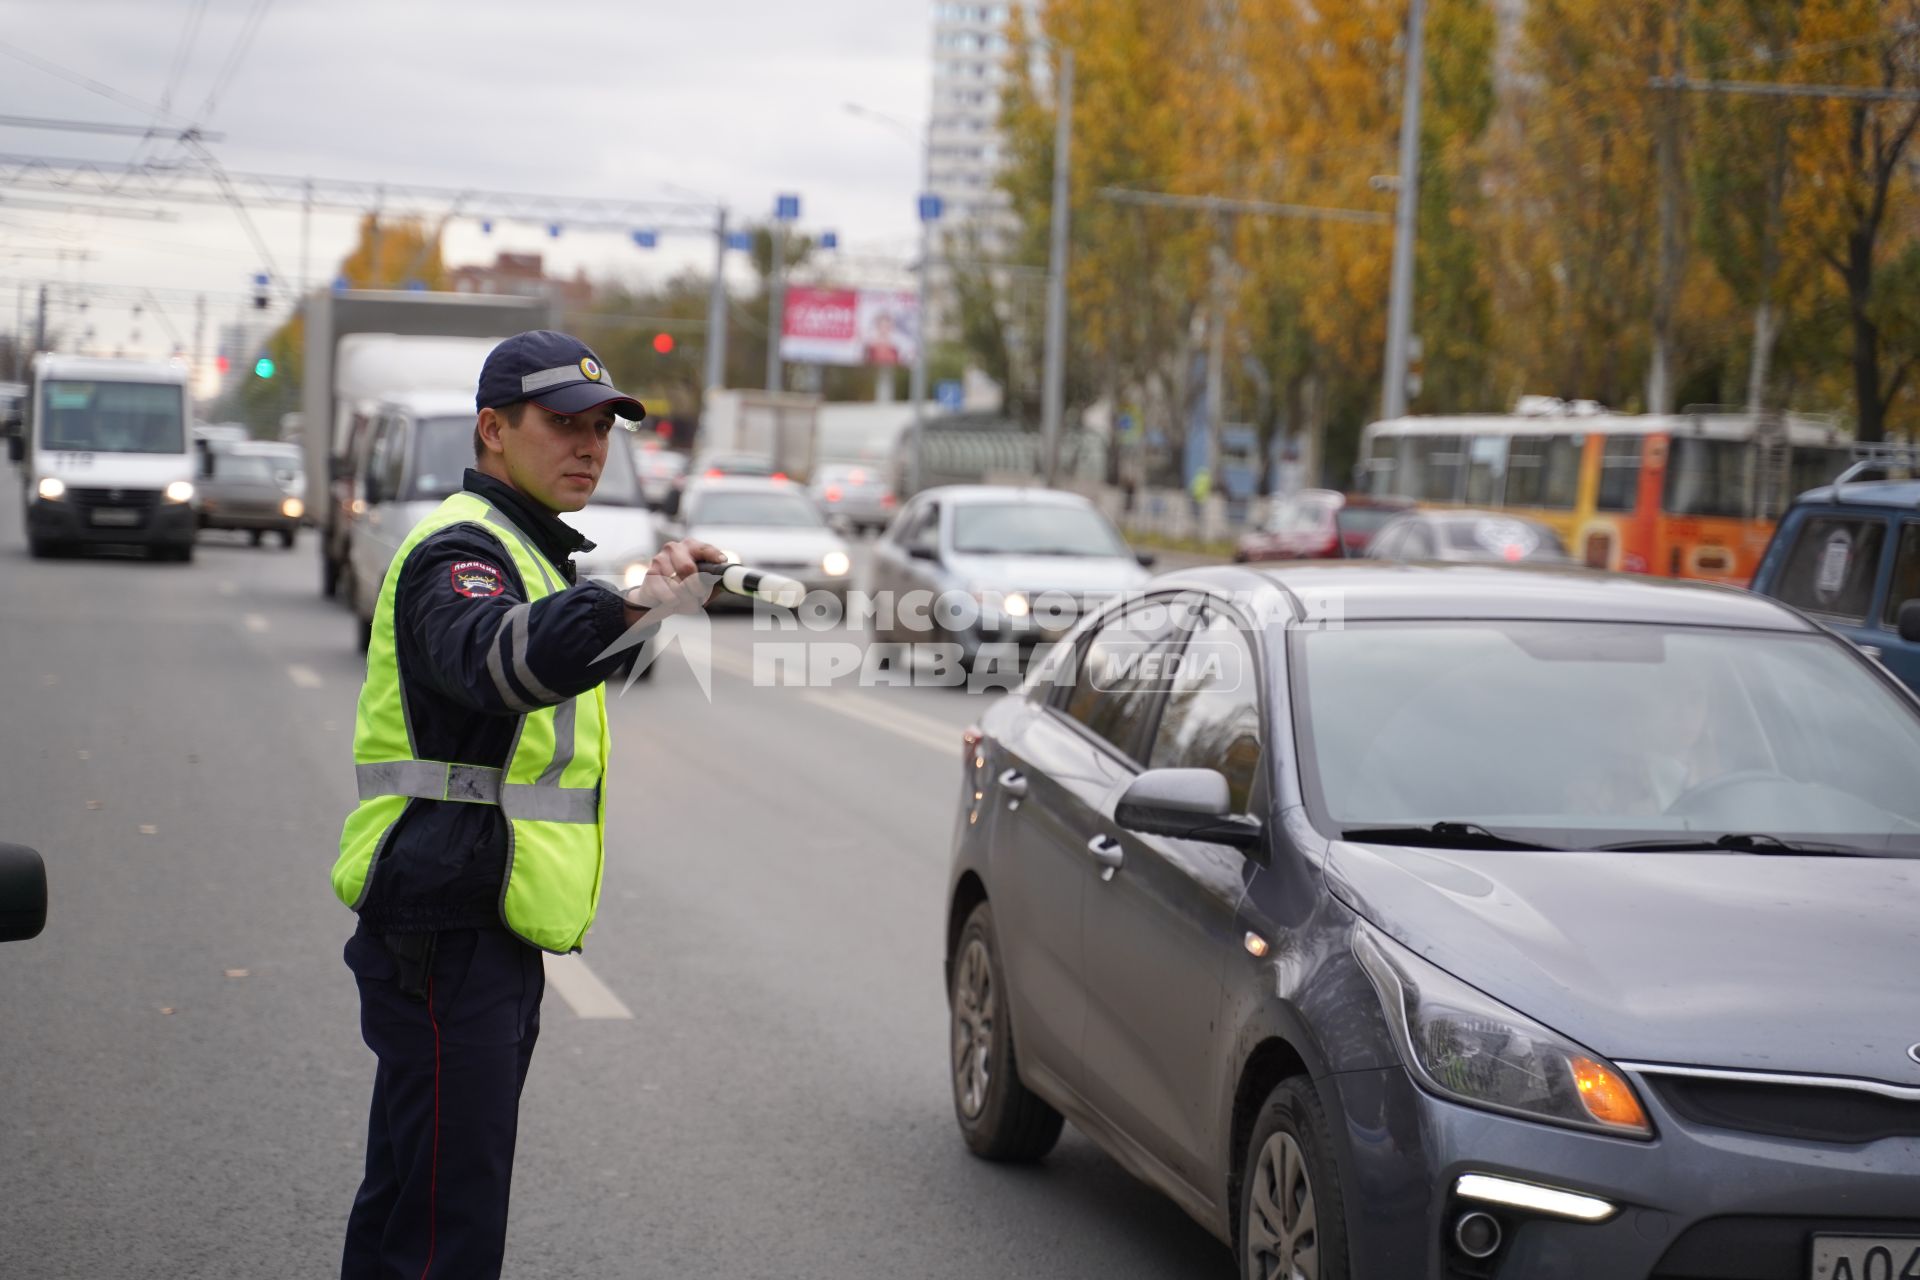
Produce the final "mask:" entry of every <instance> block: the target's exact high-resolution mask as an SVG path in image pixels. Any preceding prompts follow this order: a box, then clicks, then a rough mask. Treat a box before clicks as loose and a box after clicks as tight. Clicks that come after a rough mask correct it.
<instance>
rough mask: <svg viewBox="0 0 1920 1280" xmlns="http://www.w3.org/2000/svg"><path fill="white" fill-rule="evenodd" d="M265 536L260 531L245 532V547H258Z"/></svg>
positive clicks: (250, 530)
mask: <svg viewBox="0 0 1920 1280" xmlns="http://www.w3.org/2000/svg"><path fill="white" fill-rule="evenodd" d="M266 536H267V535H266V533H265V532H264V531H262V530H259V529H249V530H247V545H248V546H250V547H257V546H259V545H260V540H261V539H262V538H264V537H266Z"/></svg>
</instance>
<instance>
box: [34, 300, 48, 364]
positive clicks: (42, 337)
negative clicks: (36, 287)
mask: <svg viewBox="0 0 1920 1280" xmlns="http://www.w3.org/2000/svg"><path fill="white" fill-rule="evenodd" d="M46 349H47V286H45V285H41V286H40V309H39V311H38V312H36V313H35V315H34V321H33V350H34V354H36V355H38V354H39V353H40V352H42V351H45V350H46Z"/></svg>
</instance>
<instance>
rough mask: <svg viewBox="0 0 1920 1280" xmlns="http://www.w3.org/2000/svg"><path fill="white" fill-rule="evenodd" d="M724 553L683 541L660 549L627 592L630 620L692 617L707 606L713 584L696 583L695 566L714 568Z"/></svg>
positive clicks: (722, 559) (687, 540)
mask: <svg viewBox="0 0 1920 1280" xmlns="http://www.w3.org/2000/svg"><path fill="white" fill-rule="evenodd" d="M726 558H727V555H726V552H724V551H722V550H720V548H718V547H716V546H713V545H712V544H710V543H706V542H701V541H700V540H699V539H697V538H683V539H680V540H679V541H675V542H669V543H668V544H667V545H666V546H664V547H662V548H660V550H659V553H658V554H656V555H655V556H654V557H653V562H652V563H651V564H649V565H648V566H647V576H646V577H645V578H644V579H643V580H642V581H641V583H640V585H639V586H638V587H637V588H635V589H634V590H631V591H629V592H627V595H626V600H627V612H628V614H629V615H630V617H637V616H638V615H640V614H643V613H644V614H650V615H653V616H655V617H658V616H660V615H664V614H673V613H692V612H694V611H696V610H698V609H700V608H701V607H703V606H704V605H705V604H706V603H707V597H708V596H710V595H711V594H712V593H713V586H714V580H713V579H712V578H708V579H707V580H706V581H705V582H704V583H703V582H702V581H701V580H700V569H699V564H700V562H702V561H705V562H707V563H709V564H718V563H720V562H722V561H724V560H725V559H726Z"/></svg>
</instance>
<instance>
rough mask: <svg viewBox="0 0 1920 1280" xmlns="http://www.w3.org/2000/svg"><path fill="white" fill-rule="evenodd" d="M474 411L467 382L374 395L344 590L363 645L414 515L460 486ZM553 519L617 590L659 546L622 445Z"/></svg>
mask: <svg viewBox="0 0 1920 1280" xmlns="http://www.w3.org/2000/svg"><path fill="white" fill-rule="evenodd" d="M473 421H474V411H473V395H472V393H471V392H452V391H415V392H408V393H406V394H404V395H397V396H393V397H391V398H389V399H387V400H385V401H382V402H381V405H380V408H379V411H378V413H377V415H376V417H375V421H374V425H373V432H374V434H373V441H372V446H371V447H370V448H369V449H368V451H367V463H366V471H365V474H364V476H362V477H361V492H362V493H364V495H365V498H364V500H363V501H364V505H363V509H361V510H357V511H356V512H355V513H354V515H353V523H352V529H351V532H350V537H349V539H348V559H347V575H346V578H347V599H348V602H349V604H351V606H352V608H353V611H354V613H355V615H356V616H357V617H358V618H359V619H360V643H361V648H363V649H364V648H365V647H366V644H367V641H368V640H369V639H370V638H371V635H372V631H373V610H374V605H375V604H377V603H378V601H379V599H380V588H381V585H382V584H383V583H384V582H385V581H386V576H387V566H388V565H389V564H391V563H392V562H393V557H394V554H395V553H396V552H397V551H398V550H399V549H400V544H401V543H402V542H404V541H406V538H407V535H408V534H409V533H411V532H412V531H413V526H414V525H416V524H418V523H420V521H421V520H422V519H424V518H425V517H426V516H427V514H428V513H430V512H431V511H432V510H433V509H434V508H435V507H437V506H438V505H439V504H440V502H441V500H442V499H444V498H446V497H447V496H448V495H449V494H453V493H457V492H459V490H460V486H461V484H462V482H463V480H464V478H465V476H466V471H467V468H468V467H470V466H472V465H473ZM613 443H614V444H615V445H618V444H620V443H621V442H620V441H619V440H618V439H616V440H615V441H614V442H613ZM562 519H564V520H565V521H566V523H568V524H570V525H572V526H573V527H574V528H576V529H578V530H579V531H580V532H581V533H582V534H583V535H585V536H586V538H587V539H588V541H590V542H592V543H593V544H594V546H593V549H592V550H591V551H587V552H583V553H581V554H580V555H578V556H576V557H575V558H574V561H575V563H576V564H578V565H579V567H580V572H581V575H582V576H583V577H590V578H599V579H602V580H604V581H605V582H607V583H608V585H610V586H612V587H614V588H615V589H616V590H617V589H619V588H620V587H622V586H632V585H637V584H638V583H639V581H640V579H641V578H643V577H644V576H646V571H647V562H648V561H649V560H651V559H653V556H654V553H655V552H657V551H658V550H659V549H660V544H661V538H660V528H659V525H658V524H657V523H656V522H655V520H654V517H653V513H652V512H650V511H648V510H647V507H646V503H645V502H644V501H643V500H642V498H641V496H640V480H639V477H638V476H636V475H635V474H634V468H633V452H632V450H630V449H626V448H617V447H616V448H609V449H608V450H607V464H606V467H605V469H603V470H602V471H601V473H600V485H599V487H598V488H597V489H595V490H594V493H593V501H591V502H589V503H588V504H587V505H586V506H585V507H582V508H581V509H580V510H579V511H575V512H572V513H570V514H568V515H566V516H563V517H562Z"/></svg>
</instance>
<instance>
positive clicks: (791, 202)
mask: <svg viewBox="0 0 1920 1280" xmlns="http://www.w3.org/2000/svg"><path fill="white" fill-rule="evenodd" d="M773 216H774V217H776V218H778V219H780V221H782V222H795V221H798V220H799V217H800V197H799V196H775V197H774V200H773Z"/></svg>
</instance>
